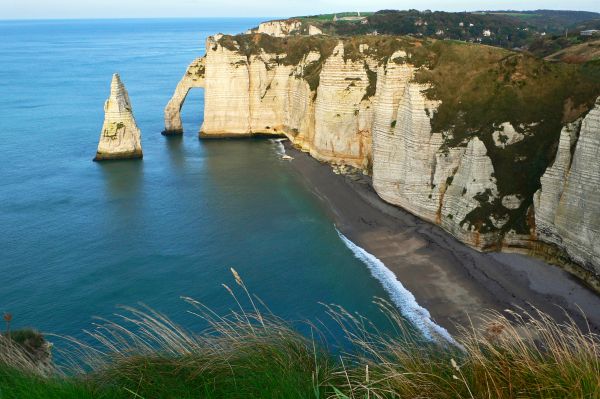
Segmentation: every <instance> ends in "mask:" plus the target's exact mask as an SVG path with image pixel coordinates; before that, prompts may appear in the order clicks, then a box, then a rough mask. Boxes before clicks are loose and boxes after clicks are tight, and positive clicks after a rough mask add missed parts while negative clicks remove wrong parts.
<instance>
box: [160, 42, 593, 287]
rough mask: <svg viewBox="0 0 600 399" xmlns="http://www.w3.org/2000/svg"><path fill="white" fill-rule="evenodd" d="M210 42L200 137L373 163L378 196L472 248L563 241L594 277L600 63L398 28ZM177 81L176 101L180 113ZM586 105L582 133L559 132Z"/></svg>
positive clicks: (359, 164)
mask: <svg viewBox="0 0 600 399" xmlns="http://www.w3.org/2000/svg"><path fill="white" fill-rule="evenodd" d="M206 49H207V50H206V55H205V57H204V59H203V61H196V63H194V64H192V66H191V67H190V70H189V71H188V73H187V74H186V76H188V75H190V74H191V75H194V74H197V71H198V70H199V69H193V68H195V67H194V65H196V64H197V63H198V62H203V63H204V71H203V72H204V74H203V76H198V78H197V81H198V82H200V81H202V82H203V84H204V87H205V112H204V123H203V126H202V128H201V132H200V135H201V137H222V136H247V135H253V134H267V135H285V136H287V137H288V138H289V139H290V140H291V141H292V142H293V143H294V144H295V145H296V146H297V147H298V148H300V149H302V150H303V151H306V152H309V153H310V154H311V155H312V156H313V157H315V158H317V159H319V160H322V161H326V162H330V163H332V164H340V165H350V166H353V167H356V168H360V169H362V170H364V171H365V173H369V174H371V175H372V179H373V186H374V189H375V190H376V192H377V193H378V194H379V195H380V196H381V197H382V198H383V199H384V200H386V201H387V202H389V203H392V204H394V205H398V206H400V207H402V208H404V209H406V210H408V211H410V212H411V213H413V214H415V215H417V216H419V217H421V218H423V219H426V220H428V221H430V222H432V223H436V224H438V225H440V226H441V227H443V228H444V229H445V230H447V231H449V232H450V233H451V234H453V235H454V236H455V237H457V238H458V239H460V240H461V241H463V242H465V243H467V244H469V245H471V246H473V247H475V248H478V249H481V250H499V249H504V250H507V249H508V250H520V251H526V252H528V253H542V252H544V253H545V251H546V248H545V247H544V245H553V246H558V247H559V248H560V249H561V250H566V251H567V252H569V254H570V258H571V259H572V260H573V261H575V262H576V263H577V264H579V265H587V266H584V267H585V268H586V270H588V271H589V275H588V276H584V278H585V279H586V280H588V281H592V280H594V279H598V272H599V271H600V257H599V255H598V254H599V253H600V252H598V251H599V249H598V244H597V241H598V240H597V238H598V231H599V228H600V221H599V220H598V217H597V216H598V215H599V214H600V210H599V209H598V206H599V205H598V203H599V202H600V200H599V199H598V198H596V197H595V196H594V195H597V194H596V193H598V192H600V180H599V179H600V177H599V176H600V170H596V169H594V167H595V166H592V165H590V164H591V163H592V164H593V162H592V160H593V157H594V151H600V132H599V130H598V129H599V117H598V114H599V113H600V107H598V106H596V108H595V109H594V110H593V111H591V112H589V114H588V111H589V110H590V109H591V108H592V106H593V104H594V100H595V98H596V97H597V96H598V93H600V81H598V80H595V78H594V76H595V75H594V73H596V72H593V73H591V74H590V71H589V70H586V71H584V70H581V69H578V68H579V67H576V66H568V67H564V66H562V65H558V64H548V63H545V62H543V61H541V60H536V59H534V58H532V57H529V56H527V55H524V54H516V53H511V52H508V51H506V50H502V49H494V48H490V47H486V46H477V45H468V44H459V43H452V42H444V41H435V40H416V39H410V38H398V37H353V38H334V37H325V36H286V37H285V38H276V37H272V36H268V35H264V34H249V35H238V36H218V37H214V38H209V39H208V41H207V45H206ZM184 79H187V78H185V77H184ZM180 85H181V86H182V87H184V88H188V87H191V86H190V84H189V83H186V81H182V83H180ZM178 88H179V86H178ZM178 91H179V90H177V91H176V95H175V96H174V98H173V100H172V101H171V102H170V103H169V106H168V109H169V108H171V109H176V110H177V112H178V110H179V108H180V107H181V102H182V100H183V98H184V96H182V95H180V94H178ZM184 91H186V92H187V89H185V90H184ZM586 114H587V116H585V115H586ZM583 116H585V119H584V121H583V123H582V127H581V134H580V135H579V139H578V140H575V138H571V136H568V133H565V132H570V131H572V130H573V129H575V128H574V127H573V126H574V125H573V123H575V125H576V124H577V122H576V121H577V120H578V119H580V118H582V117H583ZM169 124H170V125H169ZM174 125H175V124H173V123H172V122H171V119H169V120H167V126H174ZM177 127H178V128H180V125H178V126H177ZM561 130H563V134H562V138H560V139H559V137H561V133H560V132H561ZM565 134H567V136H566V138H565ZM573 137H575V136H573ZM575 141H577V145H576V147H575V153H574V155H573V159H571V155H570V152H569V151H570V150H569V148H571V147H570V146H571V144H570V143H572V144H573V145H574V143H575ZM559 142H560V145H559ZM557 146H559V154H558V155H556V161H554V166H550V165H551V164H552V162H553V160H554V157H555V149H556V147H557ZM565 151H566V152H565ZM577 160H578V161H577ZM561 165H562V166H561ZM564 165H568V167H567V166H564ZM596 166H597V162H596ZM547 168H549V169H548V170H547ZM575 173H577V174H576V176H578V177H571V175H573V176H575V175H574V174H575ZM542 175H543V177H542ZM567 175H569V176H568V178H567ZM540 178H541V183H540ZM582 185H587V186H586V187H583V186H582ZM540 187H541V189H540ZM538 189H540V191H539V192H538V193H537V194H535V193H536V191H537V190H538ZM534 194H535V195H534ZM534 197H535V198H536V199H535V201H536V203H535V206H534V204H533V203H534ZM559 197H560V198H559ZM572 218H577V220H580V222H579V224H578V226H574V227H573V229H571V227H570V226H569V223H568V220H569V219H572ZM557 237H558V238H557ZM551 260H554V259H551Z"/></svg>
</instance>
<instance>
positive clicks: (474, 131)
mask: <svg viewBox="0 0 600 399" xmlns="http://www.w3.org/2000/svg"><path fill="white" fill-rule="evenodd" d="M340 41H342V42H343V44H344V58H345V60H346V61H352V62H355V63H361V64H362V63H364V64H365V65H367V64H366V63H365V60H366V59H367V58H368V59H371V60H377V61H378V63H379V65H385V64H386V63H387V62H388V61H390V58H391V57H392V55H393V54H394V53H395V52H397V51H398V50H403V51H405V52H406V53H407V54H408V55H409V57H408V58H407V59H404V58H397V59H394V60H391V61H394V62H398V63H403V62H407V63H409V64H411V65H414V66H415V67H417V68H419V69H418V71H417V73H416V76H415V81H417V82H419V83H424V84H428V85H430V89H429V90H427V92H426V94H427V96H428V97H429V98H431V99H434V100H439V101H440V105H439V107H438V109H437V110H436V111H435V112H434V113H433V115H432V120H431V126H432V131H433V132H443V133H444V135H445V137H446V142H445V144H444V148H445V149H447V148H450V147H459V146H466V145H467V142H468V140H469V139H470V138H472V137H475V136H477V137H479V138H480V139H481V140H482V141H483V142H484V143H485V146H486V148H487V151H488V155H489V156H490V158H491V160H492V163H493V165H494V170H495V177H496V180H497V185H498V193H499V196H498V198H497V199H495V200H494V201H492V202H488V201H486V200H485V199H486V198H484V197H482V198H481V199H482V200H481V201H480V203H481V206H480V207H478V208H477V209H476V210H474V211H473V212H471V213H470V214H469V215H467V217H466V218H465V220H464V221H459V222H461V224H462V223H464V222H467V223H469V224H470V225H472V226H475V228H476V229H477V231H480V232H482V233H487V232H490V231H496V230H498V231H499V233H500V235H499V237H501V236H502V235H503V234H504V233H506V232H509V231H511V230H514V231H515V232H517V233H519V234H529V232H530V229H531V227H532V226H531V223H530V217H529V214H530V205H531V204H532V200H533V194H534V193H535V192H536V191H537V190H538V189H539V187H540V177H541V176H542V174H543V173H544V172H545V170H546V168H547V167H548V166H549V165H550V164H551V163H552V161H553V159H554V156H555V154H556V148H557V145H558V140H559V137H560V131H561V129H562V127H563V126H564V125H565V124H566V123H569V122H573V121H575V120H577V119H578V118H580V117H582V116H584V115H585V114H586V112H588V111H589V110H590V109H591V107H592V106H593V104H594V102H595V99H596V97H597V96H598V95H599V94H600V63H598V62H588V63H584V64H581V65H570V64H564V63H551V62H546V61H544V60H541V59H538V58H536V57H533V56H531V55H528V54H525V53H518V52H513V51H509V50H504V49H501V48H497V47H491V46H483V45H478V44H472V43H465V42H459V41H450V40H435V39H429V38H425V39H416V38H411V37H407V36H404V37H396V36H383V35H382V36H353V37H329V36H310V37H309V36H291V37H287V38H276V37H271V36H268V35H264V34H253V35H238V36H225V37H223V38H222V39H221V44H222V45H223V46H225V47H227V48H229V49H230V50H233V51H239V52H240V53H242V54H245V55H246V56H248V57H249V56H252V55H253V56H259V55H260V54H261V53H262V52H263V51H264V52H266V53H269V54H278V55H280V56H279V57H277V58H276V62H277V63H279V64H283V65H298V64H299V63H300V62H301V60H302V59H303V58H304V57H305V56H306V55H307V54H308V53H309V52H311V51H314V52H318V53H319V54H321V58H320V60H319V61H316V62H313V63H311V64H308V65H307V66H306V68H304V70H303V75H302V76H301V78H304V79H306V80H307V82H308V83H309V86H310V88H311V90H313V91H315V92H316V90H317V88H318V85H319V80H320V73H321V70H322V67H323V64H324V62H325V60H326V59H327V58H328V57H330V56H331V55H332V52H333V49H334V48H335V46H336V45H337V44H338V43H339V42H340ZM363 44H366V45H367V46H362V51H361V45H363ZM365 69H366V71H367V73H368V78H369V85H368V89H367V91H366V93H365V96H364V97H363V98H364V99H368V98H370V97H372V96H373V95H375V87H376V83H377V74H376V73H375V71H371V70H370V69H368V67H367V66H366V67H365ZM507 122H508V123H510V124H511V125H512V126H513V127H514V128H515V129H516V130H517V131H518V132H519V133H521V134H523V135H524V136H525V138H524V140H522V141H520V142H518V143H516V144H512V145H510V146H507V147H506V148H501V147H498V146H497V145H496V144H495V143H494V139H493V133H494V132H495V131H497V130H499V129H500V128H501V125H502V124H504V123H507ZM444 148H443V149H444ZM443 149H442V150H443ZM515 169H518V170H519V173H515ZM507 195H516V196H518V197H519V198H521V199H523V202H522V204H521V206H520V207H518V208H517V209H506V208H505V207H503V206H502V205H501V198H502V197H503V196H507ZM490 218H494V219H495V220H505V219H508V223H506V224H504V225H503V226H502V227H501V228H500V229H496V228H495V227H494V225H493V223H492V222H491V220H490Z"/></svg>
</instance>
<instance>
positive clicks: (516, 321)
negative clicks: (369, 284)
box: [0, 275, 600, 399]
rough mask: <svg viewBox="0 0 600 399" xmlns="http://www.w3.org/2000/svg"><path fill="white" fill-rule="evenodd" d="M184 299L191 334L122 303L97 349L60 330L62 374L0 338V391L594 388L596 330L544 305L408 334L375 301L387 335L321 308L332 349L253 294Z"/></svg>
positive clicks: (392, 393)
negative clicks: (226, 305)
mask: <svg viewBox="0 0 600 399" xmlns="http://www.w3.org/2000/svg"><path fill="white" fill-rule="evenodd" d="M236 281H237V283H238V284H239V285H240V287H241V288H242V289H243V290H244V291H245V292H246V293H247V290H246V287H245V286H244V285H243V282H242V281H241V279H239V277H238V276H237V275H236ZM228 290H229V288H228ZM230 292H231V290H230ZM186 300H187V302H189V303H190V304H191V305H192V306H193V307H194V311H193V312H192V313H193V314H195V315H197V316H199V317H201V318H203V319H205V320H206V321H207V322H208V324H209V325H210V329H208V330H206V331H204V332H203V333H202V334H200V335H194V334H191V333H189V332H187V331H184V330H183V329H181V328H180V327H178V326H177V325H175V324H174V323H173V322H171V321H170V320H169V319H168V318H166V317H165V316H163V315H161V314H158V313H156V312H154V311H152V310H150V309H145V308H144V309H134V308H127V309H126V311H127V312H126V313H125V314H123V315H122V316H121V320H120V324H119V323H115V322H112V321H106V320H105V321H103V322H102V323H100V324H98V326H97V328H96V329H95V330H94V331H93V332H91V333H90V335H91V336H92V337H93V338H94V339H95V340H96V341H97V345H95V346H94V348H91V347H88V346H86V345H84V344H82V343H79V342H77V341H75V340H73V339H67V342H68V343H69V344H70V349H69V350H68V351H67V353H66V355H68V356H70V358H71V359H72V363H71V365H70V367H69V368H68V369H67V370H66V371H67V372H68V374H65V373H64V371H65V370H56V369H52V370H48V368H47V367H44V368H40V367H39V365H37V364H35V363H32V362H29V363H28V359H27V356H26V354H24V353H23V351H20V350H19V348H18V346H17V345H15V344H11V343H10V342H8V341H7V340H6V339H0V399H5V398H6V399H8V398H19V399H21V398H25V399H28V398H36V399H37V398H61V399H70V398H78V399H80V398H83V399H85V398H100V399H104V398H106V399H113V398H114V399H116V398H128V399H129V398H133V399H135V398H144V399H150V398H152V399H154V398H159V399H161V398H178V399H179V398H181V399H187V398H190V399H191V398H336V399H344V398H356V399H359V398H360V399H363V398H425V397H426V398H600V351H599V349H600V338H599V337H598V336H597V335H594V334H592V333H590V332H589V331H587V332H586V331H582V330H581V329H579V328H578V327H577V326H576V324H575V323H574V322H572V321H570V322H567V323H565V324H558V323H556V322H555V321H553V320H551V319H550V318H549V317H547V316H546V315H544V314H542V313H535V314H527V313H507V314H499V313H489V314H488V315H487V316H485V317H484V318H482V320H480V322H479V323H477V325H481V327H480V328H473V327H469V328H464V329H463V330H462V331H461V332H460V334H458V335H457V336H456V337H455V338H456V342H454V343H448V342H424V341H422V340H420V339H418V338H416V337H414V335H413V334H410V333H408V332H407V331H406V330H405V326H406V324H405V321H404V320H403V319H402V317H401V316H400V315H399V314H398V313H397V312H396V311H395V309H393V308H391V307H390V306H389V305H388V304H387V303H385V302H383V301H377V303H378V304H379V306H380V308H381V310H382V311H383V312H385V314H386V315H387V316H388V318H389V320H390V321H391V323H392V325H393V326H395V328H396V330H397V334H394V335H393V336H390V335H385V334H383V333H379V332H377V331H375V330H374V329H373V328H370V327H369V326H368V322H366V321H365V320H364V319H362V318H358V317H356V316H355V315H351V314H349V313H347V312H345V311H344V310H343V309H340V308H333V307H329V308H327V309H328V312H329V314H330V315H331V316H332V317H333V318H334V319H335V320H336V321H337V322H338V325H339V326H340V328H341V329H342V330H343V331H344V333H345V336H346V338H347V339H348V341H349V342H350V345H349V348H350V349H349V350H347V351H340V350H338V351H335V352H332V351H329V350H327V349H325V346H324V345H321V344H320V342H322V339H320V338H315V337H312V338H310V339H309V338H307V337H305V336H303V335H301V334H299V333H297V332H296V331H294V330H293V329H292V328H291V327H290V326H289V325H288V324H286V323H285V322H284V321H282V320H280V319H277V318H276V317H275V316H273V315H271V314H267V315H265V314H263V313H262V312H261V311H260V310H259V309H258V308H257V307H256V306H255V305H254V299H253V297H252V296H251V295H250V294H248V295H247V301H248V303H249V309H250V311H248V312H246V311H244V307H243V306H242V305H240V310H239V311H233V312H231V314H229V315H228V316H226V317H220V316H218V315H216V314H214V313H213V312H211V311H210V309H208V308H206V307H204V306H203V305H202V304H200V303H198V302H196V301H193V300H191V299H186ZM236 300H237V298H236ZM315 331H316V330H315Z"/></svg>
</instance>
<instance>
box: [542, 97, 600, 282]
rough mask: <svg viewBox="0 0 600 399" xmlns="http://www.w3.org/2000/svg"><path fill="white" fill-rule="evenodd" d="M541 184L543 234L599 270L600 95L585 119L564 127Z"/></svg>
mask: <svg viewBox="0 0 600 399" xmlns="http://www.w3.org/2000/svg"><path fill="white" fill-rule="evenodd" d="M577 133H578V134H577ZM541 183H542V187H541V188H540V189H539V190H538V191H537V192H536V194H535V196H534V206H535V220H536V232H537V235H538V238H539V239H540V240H543V241H546V242H549V243H552V244H555V245H556V246H558V247H559V248H561V249H563V250H565V251H566V253H567V254H568V256H569V257H570V258H572V259H573V260H574V261H575V262H577V263H578V264H580V265H583V266H584V267H585V271H587V272H589V273H591V274H597V273H598V272H599V269H600V267H599V266H598V265H600V97H599V98H598V100H597V101H596V106H595V107H594V109H592V110H591V111H590V112H589V113H588V114H587V116H586V117H585V118H584V119H583V121H581V122H578V123H573V124H570V125H568V126H565V128H564V129H563V130H562V132H561V136H560V142H559V147H558V150H557V153H556V158H555V160H554V163H553V165H552V166H550V167H549V168H548V169H547V170H546V173H544V175H543V176H542V178H541Z"/></svg>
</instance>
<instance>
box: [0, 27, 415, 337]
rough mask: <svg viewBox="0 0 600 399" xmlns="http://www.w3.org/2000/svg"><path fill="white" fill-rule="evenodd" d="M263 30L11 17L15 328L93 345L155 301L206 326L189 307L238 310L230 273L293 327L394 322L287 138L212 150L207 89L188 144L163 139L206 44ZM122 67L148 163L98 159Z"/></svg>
mask: <svg viewBox="0 0 600 399" xmlns="http://www.w3.org/2000/svg"><path fill="white" fill-rule="evenodd" d="M258 22H259V20H252V19H189V20H187V19H173V20H81V21H4V22H0V37H2V40H0V93H1V94H2V95H1V96H0V157H1V160H0V312H11V313H12V314H13V316H14V328H19V327H25V326H32V327H35V328H37V329H40V330H42V331H44V332H52V333H56V334H67V335H71V336H75V337H78V338H83V337H84V334H83V333H82V330H83V329H89V328H90V327H91V323H92V322H93V319H92V318H93V317H94V316H99V317H108V318H110V317H112V316H111V315H112V314H113V313H114V312H115V311H116V308H115V307H116V306H117V305H134V306H135V305H136V304H138V303H140V302H141V303H144V304H147V305H149V306H151V307H153V308H154V309H156V310H158V311H161V312H164V313H166V314H167V315H169V316H171V317H172V318H174V319H175V320H176V321H178V322H179V323H181V324H183V325H184V326H186V327H190V328H195V327H199V325H198V323H199V321H198V320H196V319H195V318H194V317H192V316H190V315H188V314H187V313H186V310H188V306H187V305H186V304H184V303H183V301H182V300H181V299H180V297H181V296H188V297H192V298H195V299H197V300H199V301H201V302H203V303H205V304H207V305H208V306H210V307H212V308H213V309H215V310H216V311H217V312H226V311H227V310H228V309H230V308H233V307H234V305H235V304H234V303H233V301H232V300H231V298H230V297H229V296H228V295H227V293H226V291H225V290H224V289H223V287H222V286H221V283H227V284H230V285H235V284H234V283H233V281H232V280H233V279H232V277H231V274H230V271H229V269H230V268H231V267H233V268H235V269H236V270H237V271H238V272H239V273H240V274H241V276H242V277H243V278H244V280H245V282H246V284H247V286H248V287H249V288H250V290H251V291H252V292H254V293H255V294H257V295H258V296H259V297H260V298H261V299H262V300H263V301H264V302H265V303H267V304H268V305H269V306H270V308H271V310H272V311H273V312H274V313H275V314H277V315H279V316H281V317H283V318H285V319H288V320H290V321H296V320H303V319H311V320H313V321H315V320H326V319H327V316H326V314H325V312H324V308H323V306H322V305H321V304H320V302H322V303H335V304H339V305H341V306H344V307H345V308H347V309H348V310H350V311H352V312H360V313H361V314H363V315H365V316H367V317H370V318H372V319H373V320H375V322H378V321H381V320H383V318H382V317H381V316H380V314H379V312H378V311H377V309H376V307H375V306H374V305H373V304H372V299H373V297H384V298H390V295H389V293H390V292H392V294H393V291H394V289H395V288H394V285H393V284H392V285H390V284H387V285H386V284H385V278H386V277H385V276H384V274H385V273H384V274H381V270H380V272H379V279H377V278H376V277H377V274H376V273H374V272H373V270H374V269H372V268H369V267H368V261H366V260H365V255H364V254H362V253H361V252H360V249H356V248H353V247H352V245H350V244H351V243H348V242H345V238H344V237H343V236H340V235H338V233H337V231H336V229H335V226H334V224H333V222H332V220H330V218H329V217H328V216H327V212H326V210H325V209H324V207H323V205H322V204H321V202H320V201H319V200H318V199H317V198H316V197H315V195H313V194H312V193H311V191H310V189H309V188H308V187H307V186H306V184H305V183H304V182H303V181H301V178H300V177H299V176H298V175H297V174H296V173H294V172H293V171H292V170H291V167H290V165H289V163H287V162H285V161H282V160H281V159H280V155H279V151H280V150H281V149H280V144H279V143H277V142H275V141H273V140H264V139H263V140H258V139H256V140H254V139H252V140H224V141H200V140H199V139H198V138H197V131H198V130H199V127H200V125H201V123H202V118H203V115H202V113H203V93H202V90H200V89H198V90H196V91H192V92H191V94H190V96H189V98H188V101H187V103H186V105H185V107H184V111H183V121H184V128H185V135H184V136H183V137H175V138H166V137H163V136H162V135H161V134H160V132H161V130H162V129H163V108H164V106H165V105H166V103H167V101H168V100H169V98H170V96H171V94H172V92H173V90H174V88H175V86H176V84H177V82H178V80H179V78H180V77H181V76H182V75H183V73H184V72H185V68H186V66H187V64H188V63H189V62H191V61H192V60H193V59H194V58H196V57H197V56H199V55H201V54H203V52H204V40H205V38H206V37H207V36H208V35H211V34H214V33H218V32H224V33H238V32H242V31H244V30H246V29H247V28H250V27H252V26H255V25H257V24H258ZM114 72H119V73H120V74H121V77H122V79H123V82H124V83H125V85H126V87H127V89H128V91H129V95H130V98H131V101H132V105H133V110H134V113H135V117H136V119H137V122H138V124H139V126H140V128H141V130H142V141H143V150H144V159H143V160H141V161H120V162H110V163H94V162H92V158H93V156H94V155H95V150H96V145H97V142H98V138H99V134H100V128H101V125H102V120H103V103H104V101H105V99H106V98H107V96H108V94H109V85H110V79H111V75H112V73H114ZM363 252H364V251H363ZM381 266H383V265H381ZM380 269H381V267H380ZM382 276H383V277H382ZM382 282H383V283H384V284H382ZM398 284H399V283H398ZM396 287H397V285H396ZM386 289H387V290H386ZM398 295H400V294H398ZM391 298H392V299H393V295H392V297H391ZM413 301H414V298H413ZM408 311H410V309H408ZM417 324H418V323H417Z"/></svg>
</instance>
